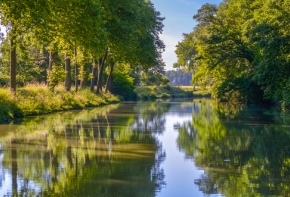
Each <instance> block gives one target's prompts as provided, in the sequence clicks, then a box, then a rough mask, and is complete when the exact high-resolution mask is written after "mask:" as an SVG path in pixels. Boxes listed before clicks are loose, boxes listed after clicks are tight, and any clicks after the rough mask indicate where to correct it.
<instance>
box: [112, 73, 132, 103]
mask: <svg viewBox="0 0 290 197" xmlns="http://www.w3.org/2000/svg"><path fill="white" fill-rule="evenodd" d="M133 83H134V79H133V78H132V77H130V76H129V75H128V73H126V72H121V71H116V72H114V73H113V84H112V93H113V94H116V95H120V96H122V97H123V98H124V99H132V98H134V97H135V95H134V85H133Z"/></svg>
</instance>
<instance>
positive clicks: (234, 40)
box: [175, 0, 290, 106]
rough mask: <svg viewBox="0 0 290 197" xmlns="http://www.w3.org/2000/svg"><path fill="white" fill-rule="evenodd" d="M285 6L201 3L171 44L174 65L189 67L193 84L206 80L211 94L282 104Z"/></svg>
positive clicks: (286, 69)
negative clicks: (179, 39) (187, 30)
mask: <svg viewBox="0 0 290 197" xmlns="http://www.w3.org/2000/svg"><path fill="white" fill-rule="evenodd" d="M288 9H289V6H288V4H287V3H285V4H284V3H282V1H276V2H273V1H271V0H267V1H261V0H255V1H247V0H243V1H238V0H232V1H226V0H225V1H223V2H222V3H221V4H220V5H218V6H216V5H212V4H205V5H203V6H202V7H201V8H200V9H199V10H198V12H197V14H195V15H194V16H193V18H194V19H195V20H196V21H197V23H198V24H197V25H196V27H195V28H194V30H193V31H192V32H190V33H189V34H184V39H183V41H182V42H180V43H178V45H177V49H176V54H177V56H178V61H177V63H176V64H175V66H176V67H181V68H184V69H189V70H191V71H192V72H193V73H194V75H193V80H192V82H193V83H198V84H199V85H200V86H203V87H206V86H208V85H211V86H212V89H213V96H214V97H217V98H226V99H228V100H239V101H247V102H250V103H261V102H268V101H270V102H275V103H279V104H281V103H283V104H284V105H285V106H287V105H288V104H289V101H288V100H289V99H288V97H289V96H288V94H289V88H288V85H287V84H288V76H289V74H290V73H289V60H290V59H289V57H288V52H289V50H290V48H289V45H288V43H289V40H290V39H289V29H287V28H286V27H285V24H287V23H288V22H289V18H288V16H289V12H288ZM237 10H238V12H239V14H236V13H237ZM277 79H279V80H277Z"/></svg>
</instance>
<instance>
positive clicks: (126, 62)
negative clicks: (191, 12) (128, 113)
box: [0, 0, 165, 121]
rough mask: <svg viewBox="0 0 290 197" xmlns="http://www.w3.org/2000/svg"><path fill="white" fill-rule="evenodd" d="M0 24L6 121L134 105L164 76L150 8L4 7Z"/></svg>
mask: <svg viewBox="0 0 290 197" xmlns="http://www.w3.org/2000/svg"><path fill="white" fill-rule="evenodd" d="M0 17H1V25H2V27H4V28H3V29H4V30H6V34H1V43H0V87H2V88H0V109H1V110H0V121H4V120H9V119H11V118H13V117H19V116H26V115H34V114H42V113H49V112H52V111H60V110H68V109H79V108H84V107H88V106H99V105H102V104H108V103H111V102H115V101H119V98H124V99H128V98H130V97H131V93H132V92H133V90H134V85H136V84H137V83H138V82H137V81H136V79H137V78H142V77H143V78H146V76H149V74H148V73H153V74H155V75H158V73H163V72H164V66H165V64H164V62H163V60H162V58H161V54H162V52H163V51H164V49H165V45H164V43H163V41H162V40H161V39H160V37H159V35H160V34H161V33H162V29H163V20H164V18H163V17H161V14H160V12H158V11H157V10H156V9H155V8H154V5H153V4H152V3H151V2H150V1H143V0H125V1H124V0H118V1H116V0H109V1H99V0H85V1H84V0H74V1H71V0H65V1H63V0H56V1H47V0H39V1H33V0H23V1H21V2H19V1H14V0H12V1H11V0H3V1H1V3H0ZM3 29H2V30H3ZM141 76H142V77H141ZM26 84H35V85H32V86H31V85H26ZM36 84H45V85H36ZM9 88H10V92H9ZM72 88H74V90H72ZM109 93H111V94H113V95H118V96H119V98H118V97H116V96H113V95H111V94H109Z"/></svg>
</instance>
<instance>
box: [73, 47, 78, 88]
mask: <svg viewBox="0 0 290 197" xmlns="http://www.w3.org/2000/svg"><path fill="white" fill-rule="evenodd" d="M74 55H75V88H76V89H75V90H76V92H77V91H78V67H77V49H76V48H75V50H74Z"/></svg>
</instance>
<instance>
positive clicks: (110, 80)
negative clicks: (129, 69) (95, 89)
mask: <svg viewBox="0 0 290 197" xmlns="http://www.w3.org/2000/svg"><path fill="white" fill-rule="evenodd" d="M114 65H115V62H112V63H111V65H110V73H109V76H108V78H107V83H106V91H105V92H106V93H107V92H108V90H109V89H110V88H111V83H112V78H113V76H112V75H113V70H114Z"/></svg>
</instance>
